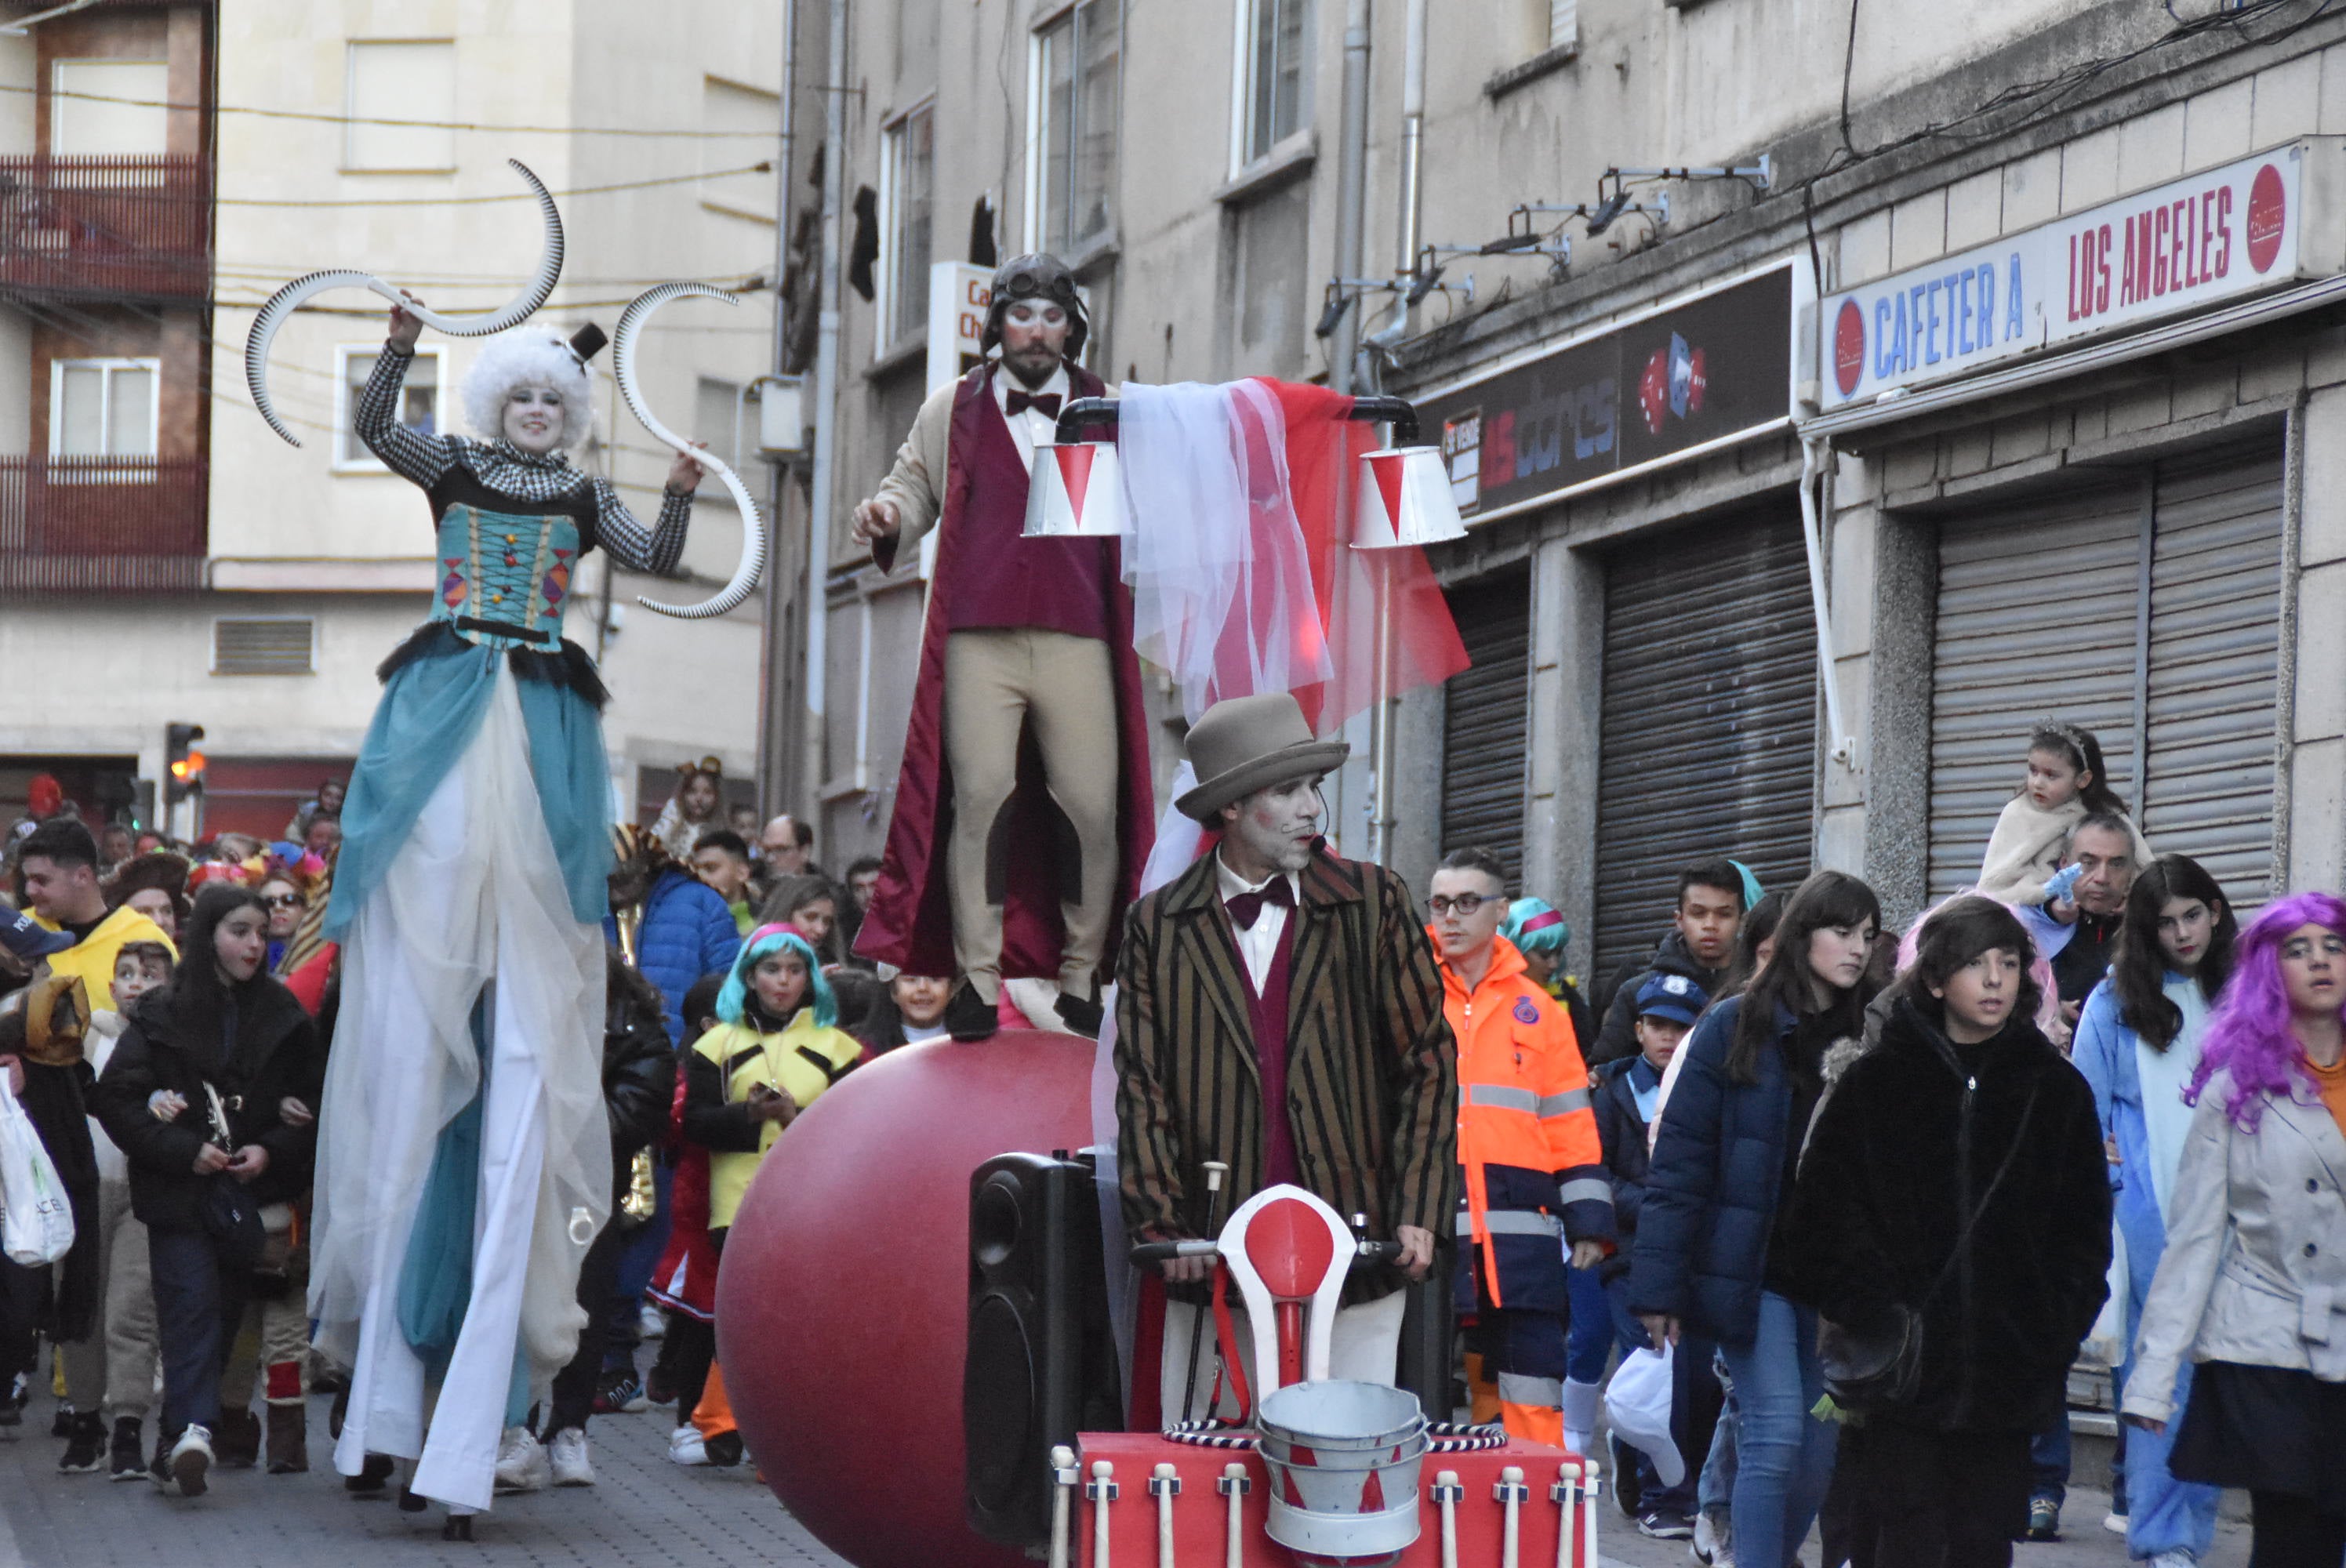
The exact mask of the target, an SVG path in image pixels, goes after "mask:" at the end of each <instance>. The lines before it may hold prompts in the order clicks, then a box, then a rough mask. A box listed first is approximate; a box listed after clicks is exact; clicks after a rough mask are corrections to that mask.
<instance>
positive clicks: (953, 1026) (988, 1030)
mask: <svg viewBox="0 0 2346 1568" xmlns="http://www.w3.org/2000/svg"><path fill="white" fill-rule="evenodd" d="M1001 1027H1002V1015H1001V1014H1000V1013H997V1012H995V1011H994V1003H991V1002H988V1001H986V1000H985V998H984V997H982V996H980V995H979V994H978V993H977V987H975V986H974V985H972V984H971V983H969V982H968V981H966V980H964V981H963V982H962V983H960V984H959V985H956V986H954V993H953V995H952V996H950V997H948V998H947V999H946V1001H945V1033H948V1034H950V1035H952V1036H953V1037H954V1039H956V1040H959V1041H963V1042H964V1043H966V1042H969V1041H973V1040H991V1039H993V1038H994V1033H996V1032H997V1031H998V1030H1000V1029H1001Z"/></svg>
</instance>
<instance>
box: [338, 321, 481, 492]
mask: <svg viewBox="0 0 2346 1568" xmlns="http://www.w3.org/2000/svg"><path fill="white" fill-rule="evenodd" d="M414 358H415V354H414V351H413V350H409V349H402V348H395V347H393V345H392V344H389V343H385V344H384V345H383V346H382V353H380V354H378V355H376V356H375V361H374V372H373V373H372V375H370V376H368V377H367V380H366V385H365V386H364V387H363V388H362V389H360V392H359V400H358V404H357V406H356V407H355V408H353V409H352V411H351V429H352V432H353V433H355V434H356V435H357V436H358V438H359V439H360V440H361V441H362V442H365V443H366V445H367V450H368V451H369V452H372V453H374V454H375V455H376V456H377V457H380V458H382V461H383V466H385V467H387V468H389V469H390V470H391V471H392V472H393V473H396V474H398V475H400V476H401V477H402V478H403V479H412V480H413V481H414V482H415V483H416V484H421V485H424V486H426V487H427V488H428V487H429V486H431V485H432V484H435V483H437V482H438V480H439V478H440V476H441V475H442V474H444V473H447V472H448V470H449V469H450V468H451V467H453V466H454V464H455V462H456V459H455V456H454V453H452V452H451V451H450V450H449V446H450V438H449V437H447V436H443V435H426V434H424V433H423V432H422V431H420V430H413V429H410V428H409V427H408V426H406V425H403V424H402V423H399V391H400V388H401V387H402V386H403V385H405V384H406V382H407V367H408V365H409V364H410V363H412V362H413V360H414Z"/></svg>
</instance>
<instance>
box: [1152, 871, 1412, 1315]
mask: <svg viewBox="0 0 2346 1568" xmlns="http://www.w3.org/2000/svg"><path fill="white" fill-rule="evenodd" d="M1301 884H1302V897H1301V901H1300V902H1299V904H1298V907H1297V909H1296V911H1295V913H1294V915H1293V916H1292V917H1290V918H1292V919H1294V920H1295V921H1297V922H1298V924H1297V927H1296V931H1295V945H1294V968H1293V979H1292V981H1291V982H1290V993H1289V1006H1288V1023H1287V1032H1288V1040H1289V1045H1290V1049H1289V1057H1288V1069H1287V1097H1288V1104H1287V1112H1288V1115H1290V1117H1291V1118H1292V1121H1291V1125H1292V1127H1293V1129H1294V1135H1295V1153H1296V1158H1297V1163H1298V1164H1299V1165H1300V1166H1301V1171H1302V1176H1303V1185H1304V1186H1307V1187H1309V1188H1310V1189H1311V1191H1312V1192H1314V1193H1316V1194H1318V1195H1319V1196H1321V1197H1322V1198H1324V1199H1326V1200H1327V1201H1328V1202H1329V1203H1330V1204H1331V1205H1333V1206H1334V1207H1335V1208H1336V1210H1337V1212H1338V1213H1340V1214H1342V1215H1344V1216H1346V1217H1351V1216H1352V1215H1354V1214H1365V1215H1366V1216H1368V1218H1369V1234H1370V1235H1371V1236H1372V1237H1391V1236H1392V1233H1393V1230H1394V1228H1395V1227H1399V1226H1403V1225H1413V1226H1417V1227H1421V1228H1423V1229H1425V1230H1430V1231H1432V1232H1433V1234H1434V1235H1435V1236H1437V1237H1447V1236H1448V1235H1449V1234H1450V1227H1451V1223H1452V1211H1453V1210H1454V1209H1455V1208H1456V1207H1457V1201H1458V1071H1457V1068H1458V1058H1457V1049H1456V1046H1455V1045H1454V1044H1453V1042H1452V1039H1451V1034H1450V1025H1449V1023H1447V1022H1446V1021H1445V1020H1444V1018H1443V1011H1442V972H1441V969H1440V968H1439V966H1438V965H1437V964H1436V962H1435V961H1434V955H1433V947H1432V945H1431V944H1430V943H1429V942H1427V941H1426V936H1425V931H1424V928H1423V926H1422V925H1420V924H1419V922H1418V921H1417V918H1416V914H1415V911H1413V908H1412V907H1411V903H1410V897H1409V889H1408V887H1407V886H1406V885H1405V884H1404V883H1403V881H1402V880H1401V879H1400V878H1399V877H1397V876H1395V875H1393V874H1392V872H1391V871H1386V870H1384V869H1383V868H1382V867H1381V866H1375V865H1370V864H1366V863H1363V862H1360V861H1354V860H1340V859H1338V858H1337V857H1335V856H1334V855H1331V854H1329V853H1327V852H1326V851H1325V850H1321V852H1320V853H1319V854H1317V855H1315V856H1314V857H1313V858H1312V860H1311V864H1310V865H1308V866H1306V867H1305V868H1304V870H1303V871H1302V873H1301ZM1116 1027H1117V1040H1116V1065H1117V1080H1118V1082H1117V1126H1118V1129H1119V1131H1118V1140H1119V1141H1118V1152H1117V1163H1118V1166H1119V1169H1120V1173H1121V1180H1122V1183H1123V1189H1124V1191H1123V1196H1124V1218H1125V1225H1126V1227H1127V1229H1128V1230H1129V1231H1130V1232H1131V1233H1132V1234H1133V1235H1135V1236H1136V1237H1152V1238H1158V1239H1167V1238H1173V1237H1194V1236H1199V1235H1201V1234H1203V1233H1204V1231H1205V1228H1206V1227H1207V1225H1208V1223H1209V1220H1208V1217H1207V1214H1206V1192H1205V1183H1204V1180H1203V1178H1202V1177H1201V1176H1199V1170H1198V1167H1199V1162H1201V1161H1204V1160H1222V1161H1225V1162H1227V1163H1228V1164H1229V1167H1230V1176H1229V1186H1228V1189H1227V1190H1226V1192H1225V1194H1224V1196H1223V1201H1222V1204H1221V1213H1222V1215H1223V1216H1224V1217H1228V1216H1229V1214H1230V1213H1231V1211H1233V1210H1234V1209H1236V1208H1237V1207H1238V1206H1239V1204H1241V1203H1244V1202H1245V1201H1246V1200H1247V1199H1248V1198H1250V1197H1251V1196H1254V1194H1255V1193H1256V1192H1257V1191H1258V1190H1259V1189H1260V1187H1261V1186H1262V1170H1263V1138H1262V1080H1261V1075H1260V1068H1259V1066H1258V1065H1257V1063H1256V1058H1255V1044H1254V1031H1253V1027H1252V1023H1251V1021H1250V993H1249V991H1248V989H1247V981H1246V970H1245V966H1244V963H1243V962H1242V961H1241V960H1240V959H1239V953H1238V948H1237V946H1236V944H1235V943H1234V942H1232V940H1231V936H1230V924H1229V914H1228V912H1227V911H1225V910H1224V908H1223V905H1222V901H1221V898H1220V896H1219V890H1218V889H1217V888H1216V886H1215V878H1214V857H1213V856H1211V855H1206V856H1202V857H1200V858H1199V860H1198V862H1197V864H1195V865H1193V866H1191V867H1190V868H1189V869H1188V871H1184V872H1183V873H1182V874H1181V875H1180V876H1178V877H1177V878H1175V879H1174V880H1173V881H1170V882H1168V883H1167V884H1166V885H1165V886H1164V887H1162V888H1159V889H1158V890H1157V891H1155V892H1152V893H1150V894H1148V896H1147V897H1145V898H1143V899H1141V900H1140V901H1138V902H1137V903H1135V904H1134V905H1133V906H1132V910H1131V912H1130V913H1129V914H1128V915H1127V921H1126V931H1125V940H1124V945H1123V948H1122V950H1121V952H1119V954H1118V956H1117V1012H1116ZM1397 1278H1398V1277H1397V1276H1392V1275H1389V1274H1388V1275H1385V1276H1384V1277H1383V1284H1382V1287H1372V1288H1368V1289H1365V1290H1356V1291H1348V1292H1347V1299H1359V1298H1362V1297H1363V1296H1365V1295H1374V1294H1377V1293H1379V1290H1380V1289H1391V1288H1392V1286H1393V1284H1394V1283H1395V1282H1396V1281H1397ZM1363 1283H1364V1285H1365V1284H1366V1283H1367V1282H1365V1281H1364V1282H1363Z"/></svg>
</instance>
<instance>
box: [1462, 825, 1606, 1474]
mask: <svg viewBox="0 0 2346 1568" xmlns="http://www.w3.org/2000/svg"><path fill="white" fill-rule="evenodd" d="M1432 885H1433V893H1432V896H1430V897H1429V898H1427V900H1426V901H1425V908H1426V912H1427V913H1428V914H1430V915H1432V916H1433V921H1432V923H1431V924H1429V925H1428V926H1427V927H1426V934H1427V936H1428V937H1430V938H1431V939H1432V940H1433V946H1434V951H1435V952H1436V954H1437V955H1438V956H1439V958H1440V961H1441V964H1442V991H1443V1003H1442V1010H1443V1016H1445V1017H1446V1018H1448V1019H1449V1021H1450V1032H1451V1033H1452V1034H1454V1035H1455V1036H1456V1037H1457V1041H1458V1160H1459V1164H1460V1166H1462V1167H1463V1169H1464V1175H1465V1187H1466V1190H1465V1210H1466V1214H1465V1219H1464V1223H1463V1224H1462V1225H1461V1227H1460V1230H1461V1232H1462V1233H1463V1234H1464V1235H1466V1236H1468V1237H1471V1240H1472V1245H1471V1247H1468V1248H1467V1249H1466V1250H1464V1252H1463V1253H1462V1255H1461V1257H1460V1258H1459V1269H1458V1276H1459V1277H1458V1284H1457V1290H1458V1302H1459V1308H1460V1310H1461V1311H1462V1313H1464V1312H1469V1311H1471V1312H1472V1313H1473V1315H1474V1327H1473V1329H1470V1330H1469V1332H1468V1335H1467V1340H1466V1343H1467V1347H1468V1351H1469V1360H1468V1369H1469V1373H1470V1379H1471V1381H1472V1383H1473V1385H1474V1403H1475V1415H1476V1417H1477V1419H1484V1418H1485V1415H1486V1411H1489V1410H1491V1407H1493V1406H1495V1413H1496V1414H1497V1415H1498V1417H1499V1419H1500V1420H1502V1421H1504V1422H1505V1425H1506V1429H1507V1431H1509V1432H1510V1433H1512V1434H1513V1435H1515V1436H1516V1437H1520V1438H1525V1439H1527V1440H1529V1441H1533V1442H1543V1443H1548V1444H1551V1445H1553V1446H1556V1447H1559V1448H1560V1447H1562V1446H1563V1444H1564V1378H1565V1360H1566V1356H1565V1338H1566V1321H1567V1319H1569V1318H1570V1316H1571V1305H1570V1298H1569V1293H1568V1289H1567V1287H1566V1277H1565V1267H1566V1261H1567V1254H1568V1255H1569V1257H1568V1260H1569V1262H1570V1264H1571V1266H1572V1267H1573V1268H1595V1267H1596V1265H1597V1264H1598V1263H1599V1262H1601V1261H1602V1260H1603V1259H1604V1257H1605V1255H1606V1253H1607V1251H1608V1250H1609V1248H1610V1245H1611V1243H1612V1240H1613V1234H1614V1233H1613V1184H1612V1182H1611V1181H1610V1180H1609V1179H1608V1178H1607V1175H1606V1171H1605V1152H1604V1150H1603V1148H1602V1147H1600V1146H1599V1145H1598V1142H1597V1136H1596V1111H1595V1109H1594V1107H1593V1106H1592V1105H1591V1103H1590V1101H1589V1095H1588V1069H1587V1066H1586V1064H1584V1063H1583V1062H1582V1060H1581V1056H1580V1045H1579V1042H1578V1041H1577V1040H1576V1039H1575V1038H1574V1036H1573V1032H1572V1020H1571V1018H1570V1016H1569V1015H1568V1014H1566V1012H1565V1010H1564V1007H1563V1005H1562V1004H1561V1003H1558V1002H1557V1001H1556V999H1555V998H1554V997H1552V996H1550V995H1548V994H1547V993H1546V992H1545V991H1544V990H1542V989H1541V988H1540V987H1539V986H1538V985H1537V984H1535V983H1534V982H1533V981H1532V978H1531V976H1530V973H1529V972H1528V971H1527V970H1526V968H1525V963H1524V956H1523V954H1522V953H1520V952H1516V951H1515V944H1514V943H1513V942H1509V941H1508V940H1507V939H1506V938H1505V937H1503V936H1501V935H1500V934H1499V922H1500V921H1503V920H1505V918H1506V914H1507V881H1506V871H1505V868H1504V867H1503V866H1502V865H1501V864H1500V862H1499V859H1498V857H1497V856H1496V855H1494V854H1493V853H1492V852H1491V851H1490V850H1482V849H1468V850H1454V851H1452V852H1451V853H1450V854H1449V855H1448V856H1446V857H1445V858H1444V859H1443V862H1442V865H1441V868H1440V869H1439V870H1437V871H1435V872H1434V873H1433V884H1432ZM1491 1384H1495V1385H1496V1387H1495V1390H1490V1388H1489V1385H1491Z"/></svg>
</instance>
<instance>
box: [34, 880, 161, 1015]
mask: <svg viewBox="0 0 2346 1568" xmlns="http://www.w3.org/2000/svg"><path fill="white" fill-rule="evenodd" d="M33 918H34V919H36V920H40V917H39V916H38V915H36V916H34V917H33ZM40 923H41V924H43V925H45V926H46V927H48V928H49V930H51V931H57V930H60V929H62V928H60V927H59V926H58V925H57V923H56V921H47V920H42V921H40ZM130 942H161V943H162V944H163V946H164V948H165V950H166V951H168V952H169V953H170V954H171V957H172V960H173V962H177V961H178V959H179V948H178V947H177V946H175V945H174V944H173V942H172V941H171V939H170V938H169V937H168V936H165V935H164V934H163V928H162V927H161V926H159V925H157V924H156V923H155V922H154V921H151V920H148V918H147V917H146V916H145V915H143V914H140V913H139V912H138V911H137V910H135V909H132V908H131V907H130V906H129V905H128V904H124V905H123V906H122V907H121V908H119V909H117V910H116V911H114V912H113V913H112V914H109V915H107V917H106V918H105V919H104V920H102V921H98V922H97V930H95V931H93V932H90V933H89V934H88V935H87V936H86V937H84V938H82V939H81V941H80V942H76V943H75V944H74V945H73V946H71V947H69V948H67V949H66V950H65V952H58V953H52V954H50V955H49V959H48V965H49V972H50V973H51V974H61V975H62V974H77V975H79V976H81V983H82V985H83V987H84V989H86V990H87V991H88V993H89V1004H90V1005H91V1006H92V1007H97V1008H103V1009H105V1010H106V1011H107V1012H112V1011H114V961H115V959H116V958H117V957H118V956H120V954H121V952H122V950H123V948H124V947H125V946H126V945H128V943H130Z"/></svg>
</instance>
